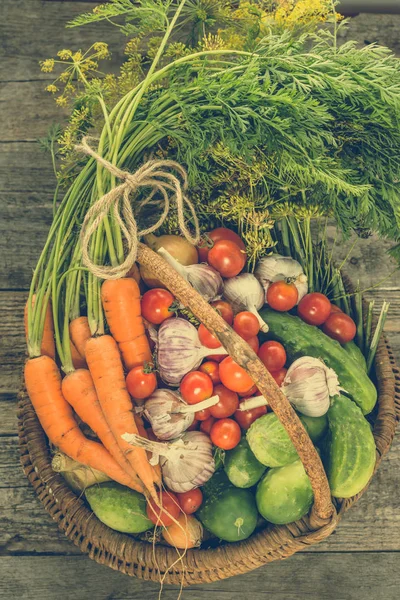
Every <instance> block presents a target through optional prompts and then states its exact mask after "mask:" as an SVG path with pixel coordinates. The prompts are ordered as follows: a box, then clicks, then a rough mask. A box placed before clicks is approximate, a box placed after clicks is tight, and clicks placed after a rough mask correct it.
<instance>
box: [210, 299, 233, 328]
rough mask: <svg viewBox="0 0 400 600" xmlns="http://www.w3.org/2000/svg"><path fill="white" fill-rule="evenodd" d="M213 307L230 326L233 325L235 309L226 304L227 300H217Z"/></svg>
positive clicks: (212, 304) (212, 303)
mask: <svg viewBox="0 0 400 600" xmlns="http://www.w3.org/2000/svg"><path fill="white" fill-rule="evenodd" d="M211 306H212V307H213V308H215V310H216V311H217V312H218V313H219V314H220V315H221V317H222V318H223V319H224V321H226V322H227V323H228V324H229V325H232V323H233V308H232V306H231V305H230V304H229V302H225V300H215V301H214V302H211Z"/></svg>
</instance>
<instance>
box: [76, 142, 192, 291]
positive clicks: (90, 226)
mask: <svg viewBox="0 0 400 600" xmlns="http://www.w3.org/2000/svg"><path fill="white" fill-rule="evenodd" d="M76 149H77V150H78V151H80V152H83V153H85V154H88V155H90V156H92V157H93V158H94V159H95V160H96V161H97V162H98V163H100V164H101V165H103V167H105V168H106V169H107V171H109V172H110V173H111V174H112V175H114V177H116V178H117V179H120V180H122V182H123V183H121V184H120V185H118V186H117V187H115V188H113V189H112V190H111V191H110V192H108V193H107V194H104V196H102V197H101V198H99V200H97V202H95V203H94V204H93V206H92V207H91V208H90V209H89V210H88V212H87V213H86V216H85V219H84V221H83V224H82V229H81V234H80V239H81V246H82V260H83V263H84V265H85V266H86V267H88V269H89V270H90V271H91V272H92V273H93V275H96V277H99V278H100V279H119V278H120V277H124V276H125V275H126V274H127V273H128V271H129V270H130V269H131V268H132V266H133V264H134V262H135V261H136V256H137V250H138V243H139V239H140V238H141V237H142V236H144V235H147V234H149V233H153V232H154V231H157V229H159V228H160V227H161V225H162V224H163V223H164V221H165V219H166V218H167V216H168V213H169V210H170V207H171V198H170V194H169V192H173V194H174V195H173V200H174V201H175V204H176V210H177V214H178V223H179V228H180V231H181V233H182V235H183V236H184V237H185V238H186V239H187V240H188V242H190V243H192V244H194V245H197V244H198V243H199V240H200V229H199V221H198V218H197V215H196V212H195V210H194V207H193V204H192V203H191V202H190V200H189V199H188V198H187V196H186V195H185V194H184V191H185V190H187V187H188V183H187V173H186V171H185V169H184V168H183V167H182V166H181V165H180V164H179V163H177V162H175V161H173V160H149V161H148V162H146V163H145V164H144V165H142V166H141V167H140V168H139V169H138V170H137V171H136V173H129V172H128V171H122V170H121V169H119V168H118V167H116V166H115V165H113V164H112V163H110V162H109V161H108V160H106V159H105V158H103V157H102V156H100V154H98V153H97V152H95V151H94V150H93V149H92V148H91V147H90V146H89V144H88V141H87V138H83V140H82V142H81V144H80V145H79V146H76ZM172 170H174V171H176V172H177V173H178V174H179V175H180V176H181V178H182V180H183V185H181V182H180V181H179V179H178V177H176V175H174V173H173V172H172ZM139 188H152V189H151V192H150V193H149V195H148V196H147V197H146V198H145V199H144V200H143V201H142V202H140V203H139V205H138V208H139V210H140V209H141V208H143V206H145V205H146V204H148V203H149V202H150V201H151V200H152V199H153V197H154V196H155V195H156V194H157V192H158V193H160V194H161V196H162V199H163V202H164V210H163V212H162V214H161V216H160V218H159V219H158V221H157V223H155V224H154V225H152V226H151V227H148V228H147V229H143V230H141V231H138V227H137V223H136V219H135V215H134V212H133V208H132V204H131V196H132V195H133V194H135V192H137V191H138V190H139ZM185 205H186V206H187V208H188V209H189V211H190V213H191V215H192V221H193V224H194V228H195V235H194V236H192V234H191V233H190V231H189V229H188V227H187V225H186V222H185V215H184V207H185ZM110 210H112V215H113V217H114V219H115V221H116V223H117V224H118V225H119V227H120V229H121V232H122V234H123V236H124V238H125V239H126V243H127V254H126V257H125V260H124V261H123V263H121V264H120V265H116V266H107V265H98V264H96V263H95V262H93V260H92V259H91V257H90V253H89V245H90V239H91V237H92V235H93V234H94V233H95V232H96V230H97V229H98V227H99V225H100V223H101V222H102V221H103V219H104V218H105V217H106V216H107V214H108V213H109V212H110Z"/></svg>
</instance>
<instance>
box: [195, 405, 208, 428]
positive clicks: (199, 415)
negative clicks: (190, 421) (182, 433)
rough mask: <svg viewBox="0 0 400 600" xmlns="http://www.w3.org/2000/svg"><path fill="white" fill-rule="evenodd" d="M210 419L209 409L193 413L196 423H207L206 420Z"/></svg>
mask: <svg viewBox="0 0 400 600" xmlns="http://www.w3.org/2000/svg"><path fill="white" fill-rule="evenodd" d="M210 417H211V413H210V409H209V408H203V410H198V411H197V412H196V413H194V418H195V419H197V421H202V422H203V421H207V419H209V418H210ZM200 427H201V424H200Z"/></svg>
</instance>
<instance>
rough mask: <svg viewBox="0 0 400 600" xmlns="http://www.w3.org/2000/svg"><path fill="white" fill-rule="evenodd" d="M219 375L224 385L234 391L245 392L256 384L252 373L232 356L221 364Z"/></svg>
mask: <svg viewBox="0 0 400 600" xmlns="http://www.w3.org/2000/svg"><path fill="white" fill-rule="evenodd" d="M219 376H220V379H221V381H222V383H223V384H224V386H225V387H227V388H228V389H229V390H232V391H233V392H245V391H246V390H249V389H250V388H251V387H252V386H253V385H254V382H253V380H252V378H251V377H250V375H248V374H247V373H246V371H245V370H244V369H243V368H242V367H240V366H239V365H238V364H237V363H235V361H234V360H233V358H231V357H230V356H228V357H227V358H225V359H224V360H223V361H222V363H221V364H220V365H219Z"/></svg>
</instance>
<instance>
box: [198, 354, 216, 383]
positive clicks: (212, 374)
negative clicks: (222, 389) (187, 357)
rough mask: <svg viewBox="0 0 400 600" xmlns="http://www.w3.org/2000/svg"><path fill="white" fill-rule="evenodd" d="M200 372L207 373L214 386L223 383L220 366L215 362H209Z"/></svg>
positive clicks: (203, 365)
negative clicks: (220, 376)
mask: <svg viewBox="0 0 400 600" xmlns="http://www.w3.org/2000/svg"><path fill="white" fill-rule="evenodd" d="M199 371H201V372H202V373H206V374H207V375H208V376H209V378H210V379H211V381H212V382H213V384H214V385H217V383H221V380H220V378H219V364H218V363H217V362H215V360H207V361H206V362H205V363H203V364H202V365H201V367H199Z"/></svg>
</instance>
